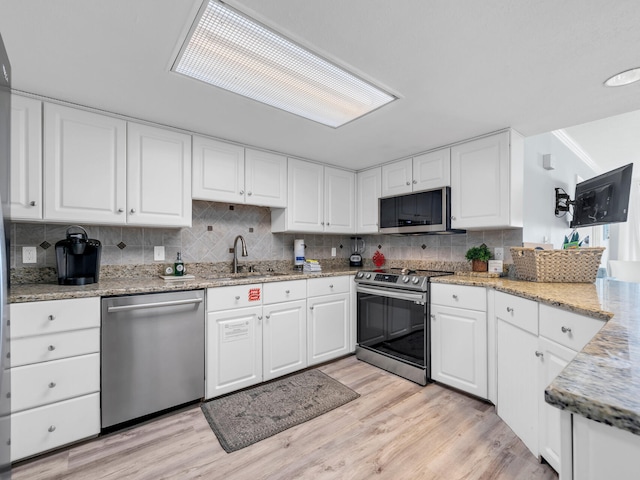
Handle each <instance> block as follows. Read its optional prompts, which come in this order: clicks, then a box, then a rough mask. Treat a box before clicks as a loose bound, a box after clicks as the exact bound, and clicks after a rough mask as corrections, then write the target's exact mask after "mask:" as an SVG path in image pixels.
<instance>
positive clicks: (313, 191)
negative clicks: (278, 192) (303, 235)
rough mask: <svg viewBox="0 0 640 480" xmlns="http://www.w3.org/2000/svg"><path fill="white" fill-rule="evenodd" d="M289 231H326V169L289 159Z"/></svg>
mask: <svg viewBox="0 0 640 480" xmlns="http://www.w3.org/2000/svg"><path fill="white" fill-rule="evenodd" d="M287 171H288V179H287V183H288V192H289V197H288V201H287V227H288V228H287V230H290V231H297V232H323V231H324V167H323V166H322V165H318V164H316V163H311V162H304V161H302V160H296V159H293V158H290V159H289V160H288V168H287Z"/></svg>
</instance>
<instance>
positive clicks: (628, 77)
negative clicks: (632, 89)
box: [604, 67, 640, 87]
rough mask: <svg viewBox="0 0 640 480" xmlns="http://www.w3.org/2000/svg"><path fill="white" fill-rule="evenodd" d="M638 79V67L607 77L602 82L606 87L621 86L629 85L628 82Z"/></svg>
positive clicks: (639, 77) (639, 78) (639, 69)
mask: <svg viewBox="0 0 640 480" xmlns="http://www.w3.org/2000/svg"><path fill="white" fill-rule="evenodd" d="M638 80H640V67H638V68H632V69H631V70H627V71H625V72H620V73H618V74H617V75H614V76H613V77H611V78H609V79H607V80H606V81H605V82H604V84H605V85H606V86H607V87H622V86H624V85H629V84H630V83H634V82H637V81H638Z"/></svg>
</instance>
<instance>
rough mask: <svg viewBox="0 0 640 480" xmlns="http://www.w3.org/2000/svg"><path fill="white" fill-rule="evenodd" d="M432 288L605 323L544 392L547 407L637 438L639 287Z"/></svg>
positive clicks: (488, 282) (499, 282)
mask: <svg viewBox="0 0 640 480" xmlns="http://www.w3.org/2000/svg"><path fill="white" fill-rule="evenodd" d="M434 282H440V283H458V284H464V285H478V286H484V287H488V288H494V289H495V290H497V291H502V292H506V293H511V294H514V295H519V296H522V297H525V298H529V299H531V300H537V301H539V302H542V303H546V304H549V305H553V306H558V307H560V308H564V309H567V310H570V311H573V312H576V313H580V314H583V315H588V316H591V317H596V318H602V319H605V320H607V319H610V320H609V321H608V322H607V323H606V324H605V325H604V327H603V328H602V329H601V330H600V332H599V333H598V334H596V336H595V337H594V338H593V339H592V340H591V341H590V342H589V343H588V344H587V345H586V346H585V348H584V349H583V350H582V351H581V352H580V353H579V354H578V355H577V356H576V358H575V359H574V360H573V361H572V362H571V363H570V364H569V365H568V366H567V367H566V368H565V369H564V370H563V371H562V372H561V373H560V375H558V377H556V379H555V380H554V381H553V382H552V383H551V385H549V386H548V387H547V389H546V391H545V400H546V401H547V403H549V404H551V405H553V406H555V407H558V408H560V409H566V410H568V411H570V412H572V413H576V414H579V415H582V416H584V417H587V418H590V419H592V420H595V421H597V422H601V423H605V424H607V425H613V426H614V427H617V428H620V429H622V430H627V431H629V432H631V433H634V434H636V435H640V284H638V283H627V282H619V281H617V280H613V279H598V280H597V281H596V283H595V284H577V283H576V284H554V283H533V282H522V281H517V280H506V279H502V278H500V279H479V278H475V277H464V276H454V277H439V278H436V279H434Z"/></svg>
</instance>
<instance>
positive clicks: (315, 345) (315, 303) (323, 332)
mask: <svg viewBox="0 0 640 480" xmlns="http://www.w3.org/2000/svg"><path fill="white" fill-rule="evenodd" d="M307 305H308V307H309V310H308V317H307V324H308V328H307V335H308V342H309V343H308V345H309V347H308V348H309V365H315V364H317V363H321V362H326V361H327V360H332V359H334V358H337V357H340V356H342V355H346V354H348V353H349V350H350V347H349V330H350V324H349V293H340V294H336V295H327V296H325V297H313V298H309V299H308V300H307Z"/></svg>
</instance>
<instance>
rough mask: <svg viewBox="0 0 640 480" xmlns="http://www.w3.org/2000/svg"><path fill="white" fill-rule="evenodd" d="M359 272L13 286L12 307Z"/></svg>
mask: <svg viewBox="0 0 640 480" xmlns="http://www.w3.org/2000/svg"><path fill="white" fill-rule="evenodd" d="M356 271H357V269H355V268H354V269H349V268H339V269H325V270H323V271H322V272H320V273H301V272H294V271H291V272H282V273H280V272H278V273H249V274H235V275H234V274H214V275H211V276H196V277H195V279H192V280H170V281H167V280H163V279H161V278H160V277H138V278H120V279H113V278H111V279H105V280H101V281H100V282H99V283H94V284H91V285H83V286H72V285H57V284H52V283H27V284H22V285H15V286H14V285H12V286H11V288H10V290H9V303H24V302H38V301H42V300H60V299H65V298H83V297H109V296H113V295H132V294H137V293H156V292H172V291H178V290H198V289H201V288H210V287H222V286H228V285H247V284H251V283H266V282H279V281H284V280H296V279H305V278H318V277H335V276H339V275H354V274H355V272H356Z"/></svg>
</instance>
